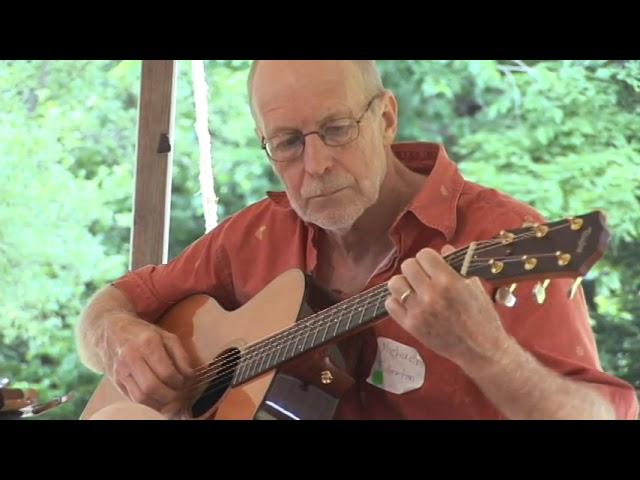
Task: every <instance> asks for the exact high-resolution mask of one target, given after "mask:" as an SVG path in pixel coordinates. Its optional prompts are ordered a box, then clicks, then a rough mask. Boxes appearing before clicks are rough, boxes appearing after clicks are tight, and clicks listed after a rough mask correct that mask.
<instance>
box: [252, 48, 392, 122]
mask: <svg viewBox="0 0 640 480" xmlns="http://www.w3.org/2000/svg"><path fill="white" fill-rule="evenodd" d="M259 61H260V60H254V61H253V62H251V68H250V69H249V76H248V78H247V94H248V97H249V108H251V116H252V117H253V119H254V120H255V119H256V112H255V109H254V107H253V77H255V75H256V69H257V67H258V62H259ZM350 61H351V62H353V63H354V64H355V65H356V67H358V71H359V72H360V75H362V84H363V85H364V92H363V93H364V96H365V97H370V96H373V95H375V94H376V93H379V92H381V91H382V90H384V86H383V84H382V78H381V77H380V72H379V71H378V67H377V66H376V61H375V60H350Z"/></svg>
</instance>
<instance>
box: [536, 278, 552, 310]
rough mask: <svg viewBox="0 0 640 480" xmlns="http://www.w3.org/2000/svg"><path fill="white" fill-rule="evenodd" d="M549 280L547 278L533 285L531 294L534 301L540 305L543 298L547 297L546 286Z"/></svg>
mask: <svg viewBox="0 0 640 480" xmlns="http://www.w3.org/2000/svg"><path fill="white" fill-rule="evenodd" d="M550 281H551V280H549V279H548V278H547V279H546V280H545V281H544V282H542V283H540V282H538V283H536V285H535V286H534V287H533V296H534V297H535V299H536V302H538V303H539V304H540V305H542V304H543V303H544V301H545V299H546V298H547V292H546V290H547V287H548V286H549V282H550Z"/></svg>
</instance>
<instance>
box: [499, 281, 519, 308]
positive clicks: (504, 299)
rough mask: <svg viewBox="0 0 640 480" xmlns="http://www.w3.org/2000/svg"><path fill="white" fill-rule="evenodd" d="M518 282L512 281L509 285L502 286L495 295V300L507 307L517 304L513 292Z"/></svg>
mask: <svg viewBox="0 0 640 480" xmlns="http://www.w3.org/2000/svg"><path fill="white" fill-rule="evenodd" d="M516 286H517V284H515V283H512V284H511V285H510V286H509V287H500V288H499V289H498V291H497V292H496V295H495V300H496V302H498V303H499V304H501V305H504V306H505V307H509V308H511V307H513V306H514V305H515V304H516V301H517V299H516V296H515V295H514V294H513V292H514V290H515V289H516Z"/></svg>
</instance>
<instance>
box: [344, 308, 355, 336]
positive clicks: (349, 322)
mask: <svg viewBox="0 0 640 480" xmlns="http://www.w3.org/2000/svg"><path fill="white" fill-rule="evenodd" d="M354 311H355V310H354V309H353V306H352V307H351V309H350V310H349V318H348V319H347V328H346V329H345V330H349V325H351V319H352V318H353V312H354Z"/></svg>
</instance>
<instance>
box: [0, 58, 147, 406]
mask: <svg viewBox="0 0 640 480" xmlns="http://www.w3.org/2000/svg"><path fill="white" fill-rule="evenodd" d="M3 63H4V64H3V65H2V71H3V75H2V76H0V92H2V108H1V109H0V116H1V118H0V176H1V177H2V179H3V181H2V184H0V253H1V254H0V304H1V305H2V311H3V314H2V316H0V365H2V369H1V371H0V374H1V375H4V376H8V377H10V378H12V379H13V380H14V381H16V382H18V383H16V385H18V386H20V385H23V386H26V385H29V386H33V387H34V388H37V389H39V390H40V391H41V395H42V397H43V399H47V398H50V397H52V396H54V395H61V394H63V393H66V392H68V391H70V390H74V391H75V392H76V393H77V394H78V396H79V399H78V401H77V402H76V403H75V404H74V405H70V406H68V407H63V408H60V409H59V410H57V411H54V412H52V413H51V414H50V417H49V418H57V417H61V416H69V415H71V416H76V417H77V412H78V408H79V406H80V405H81V404H82V403H83V402H86V400H87V399H88V394H89V393H90V392H91V391H92V389H93V388H94V387H95V381H96V378H95V375H93V374H92V373H91V372H89V371H88V370H87V369H86V368H85V367H84V366H82V365H81V363H80V362H79V360H78V357H77V353H76V349H75V343H74V338H73V326H74V325H75V322H76V321H77V318H78V314H79V312H80V310H81V308H82V307H83V305H84V304H85V303H86V301H87V299H88V297H89V296H90V295H91V294H92V293H93V292H94V291H95V290H96V289H97V288H99V287H100V286H102V285H103V284H104V283H106V282H108V281H109V280H112V279H114V278H116V277H117V276H118V275H120V274H122V272H123V271H124V270H125V268H126V265H127V262H128V251H127V249H128V246H127V240H128V230H129V227H130V220H129V219H130V213H129V212H130V209H131V188H130V178H131V172H132V169H131V166H132V165H133V151H134V148H135V143H134V138H135V126H136V121H137V119H136V108H137V100H136V96H137V92H136V88H135V84H134V83H133V82H131V80H132V77H131V75H132V74H133V75H134V76H135V75H139V73H137V69H136V68H135V67H136V63H138V64H139V62H129V63H126V62H123V63H112V62H49V61H47V62H3ZM123 83H124V84H130V85H131V87H132V88H131V89H130V90H129V91H126V90H125V89H123V88H122V84H123Z"/></svg>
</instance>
